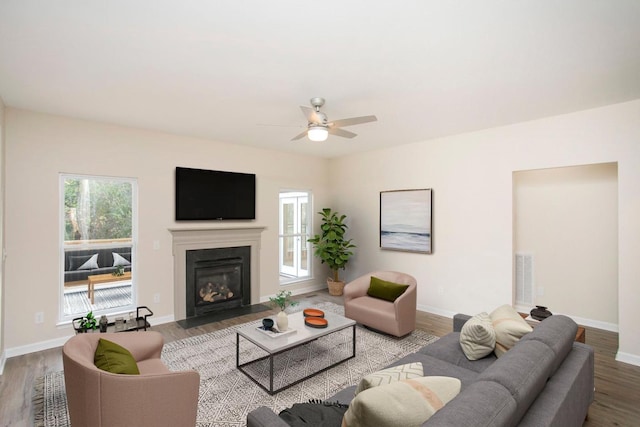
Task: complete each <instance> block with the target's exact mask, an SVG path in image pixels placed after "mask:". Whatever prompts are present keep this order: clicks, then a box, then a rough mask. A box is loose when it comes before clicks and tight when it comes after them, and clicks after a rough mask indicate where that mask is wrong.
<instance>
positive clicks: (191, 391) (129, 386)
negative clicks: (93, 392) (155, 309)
mask: <svg viewBox="0 0 640 427" xmlns="http://www.w3.org/2000/svg"><path fill="white" fill-rule="evenodd" d="M132 335H135V334H132ZM199 389H200V375H199V374H198V373H197V372H196V371H183V372H171V373H162V374H152V375H118V374H109V373H104V374H102V380H101V384H100V391H99V399H100V410H101V414H100V420H101V424H100V425H103V426H116V425H131V426H142V425H152V426H167V427H169V426H185V427H186V426H195V424H196V416H197V412H198V395H199ZM129 408H130V409H129Z"/></svg>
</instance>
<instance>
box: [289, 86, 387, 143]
mask: <svg viewBox="0 0 640 427" xmlns="http://www.w3.org/2000/svg"><path fill="white" fill-rule="evenodd" d="M323 105H324V98H318V97H316V98H311V106H312V107H313V108H309V107H304V106H302V105H301V106H300V109H301V110H302V114H304V116H305V117H306V118H307V121H308V122H309V123H308V125H307V130H305V131H304V132H302V133H300V134H298V135H296V136H294V137H293V138H292V139H291V140H292V141H296V140H298V139H301V138H304V137H305V136H307V137H308V138H309V139H310V140H311V141H324V140H326V139H327V137H328V136H329V134H331V135H336V136H341V137H343V138H353V137H355V136H357V134H355V133H353V132H349V131H348V130H344V129H341V128H342V127H344V126H353V125H359V124H361V123H369V122H375V121H376V120H378V119H377V118H376V116H361V117H351V118H349V119H340V120H334V121H332V122H330V121H329V120H328V119H327V115H326V114H324V113H323V112H322V111H320V107H322V106H323Z"/></svg>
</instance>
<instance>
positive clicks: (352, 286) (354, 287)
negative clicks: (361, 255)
mask: <svg viewBox="0 0 640 427" xmlns="http://www.w3.org/2000/svg"><path fill="white" fill-rule="evenodd" d="M370 284H371V274H365V275H364V276H360V277H358V278H357V279H355V280H352V281H351V282H349V283H347V284H346V285H345V287H344V290H343V291H342V294H343V296H344V302H348V301H350V300H352V299H354V298H360V297H362V296H365V295H366V294H367V291H368V290H369V285H370Z"/></svg>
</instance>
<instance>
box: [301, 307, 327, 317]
mask: <svg viewBox="0 0 640 427" xmlns="http://www.w3.org/2000/svg"><path fill="white" fill-rule="evenodd" d="M302 314H304V317H324V311H322V310H318V309H317V308H307V309H305V310H304V311H303V312H302Z"/></svg>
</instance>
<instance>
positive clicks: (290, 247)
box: [279, 191, 311, 284]
mask: <svg viewBox="0 0 640 427" xmlns="http://www.w3.org/2000/svg"><path fill="white" fill-rule="evenodd" d="M310 200H311V193H310V192H307V191H282V192H280V215H279V218H280V230H279V233H280V234H279V241H280V244H279V246H280V283H281V284H282V283H290V282H292V281H296V280H301V279H306V278H309V277H310V276H311V270H310V268H311V267H310V266H311V244H310V243H308V242H307V239H308V238H309V232H310V230H311V223H310V218H311V216H310V215H309V211H310V208H311V206H310V203H309V201H310Z"/></svg>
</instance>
